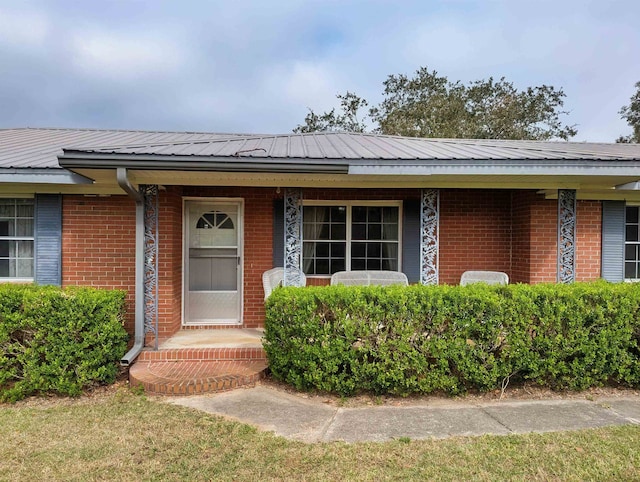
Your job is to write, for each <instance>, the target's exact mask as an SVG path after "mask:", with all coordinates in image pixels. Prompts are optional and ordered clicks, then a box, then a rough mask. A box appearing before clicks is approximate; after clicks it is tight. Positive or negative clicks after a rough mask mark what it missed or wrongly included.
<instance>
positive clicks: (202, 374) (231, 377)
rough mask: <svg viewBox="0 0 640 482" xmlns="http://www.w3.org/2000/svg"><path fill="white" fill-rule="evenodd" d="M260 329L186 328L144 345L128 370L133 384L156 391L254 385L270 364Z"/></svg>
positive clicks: (194, 391) (178, 392)
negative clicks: (152, 344) (153, 347)
mask: <svg viewBox="0 0 640 482" xmlns="http://www.w3.org/2000/svg"><path fill="white" fill-rule="evenodd" d="M261 338H262V332H261V331H260V330H243V329H228V330H183V331H180V332H178V333H177V334H176V335H175V336H173V337H171V338H169V339H168V340H166V341H165V342H164V343H162V345H160V347H159V349H158V350H157V351H154V350H149V349H146V350H144V351H143V352H142V353H141V354H140V356H139V357H138V359H137V360H136V362H135V363H134V364H133V366H132V367H131V368H130V370H129V382H130V384H131V386H139V385H142V386H143V387H144V390H145V391H146V392H147V393H150V394H156V395H190V394H197V393H211V392H217V391H224V390H231V389H233V388H237V387H241V386H246V385H252V384H254V383H255V382H256V381H258V380H259V379H261V378H262V377H263V376H264V374H265V371H266V368H267V361H266V355H265V352H264V349H263V348H262V342H261Z"/></svg>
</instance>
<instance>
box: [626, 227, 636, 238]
mask: <svg viewBox="0 0 640 482" xmlns="http://www.w3.org/2000/svg"><path fill="white" fill-rule="evenodd" d="M626 241H638V225H633V224H632V225H629V224H627V235H626Z"/></svg>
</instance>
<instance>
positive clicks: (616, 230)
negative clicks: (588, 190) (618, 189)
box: [602, 201, 625, 281]
mask: <svg viewBox="0 0 640 482" xmlns="http://www.w3.org/2000/svg"><path fill="white" fill-rule="evenodd" d="M624 216H625V203H624V201H603V202H602V277H603V278H604V279H606V280H607V281H622V280H624Z"/></svg>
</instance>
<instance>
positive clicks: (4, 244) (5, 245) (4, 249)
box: [0, 240, 13, 258]
mask: <svg viewBox="0 0 640 482" xmlns="http://www.w3.org/2000/svg"><path fill="white" fill-rule="evenodd" d="M9 243H13V241H6V240H5V241H2V240H0V258H8V257H9Z"/></svg>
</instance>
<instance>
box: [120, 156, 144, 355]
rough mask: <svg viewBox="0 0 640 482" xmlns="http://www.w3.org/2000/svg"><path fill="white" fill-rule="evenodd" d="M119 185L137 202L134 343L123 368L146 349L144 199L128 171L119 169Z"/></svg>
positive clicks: (122, 168)
mask: <svg viewBox="0 0 640 482" xmlns="http://www.w3.org/2000/svg"><path fill="white" fill-rule="evenodd" d="M116 177H117V180H118V185H119V186H120V187H121V188H122V189H123V190H124V191H125V192H126V193H127V194H128V195H129V196H130V197H131V198H133V200H134V201H135V202H136V249H135V256H136V268H135V269H136V278H135V325H134V343H133V346H132V347H131V350H129V351H128V352H127V354H126V355H125V356H124V357H122V360H120V364H121V365H122V366H129V365H131V364H132V363H133V362H134V360H135V359H136V357H137V356H138V355H139V354H140V352H141V351H142V348H143V347H144V197H143V196H142V194H140V192H139V191H138V190H137V189H135V188H134V187H133V186H132V185H131V182H129V178H128V177H127V169H126V168H124V167H118V168H117V171H116Z"/></svg>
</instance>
